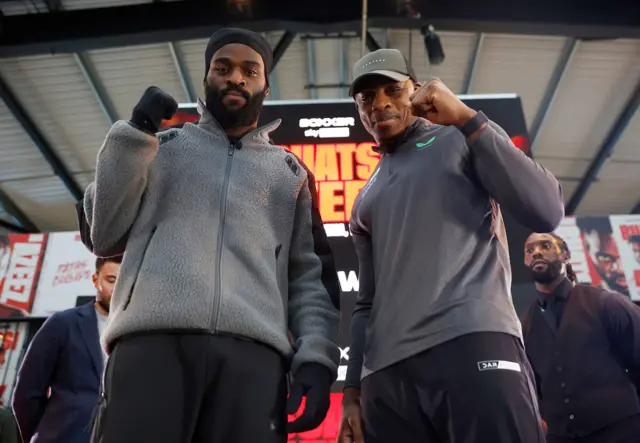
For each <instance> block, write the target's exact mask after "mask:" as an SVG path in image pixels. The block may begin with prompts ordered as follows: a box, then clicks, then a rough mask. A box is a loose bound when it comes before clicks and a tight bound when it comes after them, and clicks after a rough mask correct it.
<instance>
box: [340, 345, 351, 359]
mask: <svg viewBox="0 0 640 443" xmlns="http://www.w3.org/2000/svg"><path fill="white" fill-rule="evenodd" d="M340 360H346V361H349V346H347V347H346V348H344V349H343V348H340Z"/></svg>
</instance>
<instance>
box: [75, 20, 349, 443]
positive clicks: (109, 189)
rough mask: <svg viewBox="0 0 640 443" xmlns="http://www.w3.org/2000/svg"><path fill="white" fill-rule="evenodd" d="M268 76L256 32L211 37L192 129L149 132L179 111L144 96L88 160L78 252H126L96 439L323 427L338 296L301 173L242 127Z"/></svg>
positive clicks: (263, 133) (278, 440) (185, 438)
mask: <svg viewBox="0 0 640 443" xmlns="http://www.w3.org/2000/svg"><path fill="white" fill-rule="evenodd" d="M272 64H273V59H272V50H271V47H270V46H269V44H268V42H267V41H266V40H265V39H264V38H263V37H262V36H260V35H259V34H256V33H254V32H250V31H246V30H242V29H222V30H220V31H218V32H216V33H215V34H214V35H213V36H212V37H211V40H210V41H209V43H208V45H207V49H206V54H205V79H204V90H205V95H206V102H205V103H202V102H200V101H199V102H198V109H199V112H200V114H201V118H200V120H199V122H198V124H197V125H194V124H191V123H187V124H185V125H184V126H183V127H182V128H172V129H169V130H167V131H164V132H161V133H158V134H156V133H157V132H158V128H159V126H160V124H161V121H162V120H163V119H168V118H170V117H171V116H172V115H173V114H174V113H175V112H176V110H177V107H178V106H177V103H176V102H175V100H174V99H173V98H172V97H170V96H169V95H167V94H166V93H164V92H163V91H161V90H160V89H158V88H156V87H150V88H148V89H147V90H146V91H145V93H144V94H143V96H142V98H141V99H140V102H139V103H138V104H137V105H136V106H135V108H134V109H133V113H132V116H131V119H130V120H129V121H119V122H116V123H115V124H114V125H113V127H112V128H111V130H110V131H109V133H108V134H107V137H106V139H105V141H104V144H103V146H102V148H101V149H100V152H99V154H98V163H97V168H96V176H95V181H94V182H93V183H92V184H91V185H90V186H89V187H88V189H87V191H86V193H85V199H84V202H83V206H84V210H85V214H84V216H85V217H81V219H82V218H85V219H86V220H85V222H86V224H87V226H89V227H90V231H89V232H90V238H89V239H85V244H87V245H89V246H90V247H91V248H92V250H93V251H94V252H95V253H96V254H97V255H99V256H110V255H114V254H119V253H123V252H125V249H126V253H125V254H124V260H123V262H122V268H121V273H120V278H119V279H118V283H117V286H116V288H115V292H114V295H113V299H112V303H111V311H110V316H109V322H108V324H107V326H106V329H105V331H104V334H103V335H102V344H103V346H104V347H105V349H106V350H107V352H108V353H109V360H108V362H107V366H106V369H105V375H104V380H103V390H102V399H101V403H100V407H99V411H98V414H97V418H96V421H95V425H94V439H93V441H94V442H96V443H97V442H100V443H123V442H136V443H137V442H141V443H142V442H162V443H186V442H194V443H197V442H207V443H209V442H231V441H232V442H235V443H254V442H263V443H270V442H273V443H284V442H286V440H287V432H302V431H305V430H309V429H312V428H315V427H317V426H318V425H319V424H320V423H321V422H322V420H323V419H324V416H325V415H326V412H327V410H328V407H329V393H330V387H331V384H332V382H333V381H334V380H335V379H336V372H337V364H338V360H339V349H338V347H337V345H336V339H337V331H338V321H339V312H338V297H339V285H338V280H337V275H336V272H335V268H334V264H333V258H332V255H331V250H330V248H329V245H328V240H327V237H326V234H325V233H324V229H323V226H322V220H321V218H320V215H319V212H318V209H317V207H316V195H315V189H314V187H313V176H312V175H311V174H310V172H309V171H308V170H307V169H306V168H305V166H304V165H303V164H302V163H300V162H299V160H298V159H297V158H296V157H294V156H293V155H292V154H290V153H289V152H288V151H285V150H284V149H283V148H280V147H277V146H274V145H273V143H272V142H271V141H270V139H269V133H270V132H271V131H273V130H275V129H276V128H277V127H278V125H279V123H280V122H279V121H274V122H272V123H269V124H267V125H265V126H263V127H261V128H258V127H257V121H258V116H259V114H260V110H261V108H262V102H263V100H264V99H265V97H266V96H267V95H268V94H269V86H268V81H267V79H268V74H269V71H270V69H271V66H272ZM289 375H290V377H289ZM289 379H290V380H291V383H290V386H289V382H288V380H289ZM287 393H289V398H288V401H287ZM303 397H305V398H306V401H305V406H304V409H303V410H302V411H301V412H300V415H299V417H298V418H297V419H296V421H294V422H292V423H290V424H289V426H287V415H286V414H287V410H288V411H289V412H290V413H293V412H296V410H297V409H298V407H299V406H300V404H301V403H302V399H303Z"/></svg>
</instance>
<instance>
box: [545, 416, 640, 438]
mask: <svg viewBox="0 0 640 443" xmlns="http://www.w3.org/2000/svg"><path fill="white" fill-rule="evenodd" d="M547 442H548V443H638V442H640V415H633V416H631V417H628V418H625V419H623V420H620V421H619V422H617V423H614V424H612V425H610V426H607V427H606V428H603V429H600V430H598V431H596V432H594V433H593V434H590V435H587V436H585V437H577V438H565V437H556V436H554V435H549V436H547Z"/></svg>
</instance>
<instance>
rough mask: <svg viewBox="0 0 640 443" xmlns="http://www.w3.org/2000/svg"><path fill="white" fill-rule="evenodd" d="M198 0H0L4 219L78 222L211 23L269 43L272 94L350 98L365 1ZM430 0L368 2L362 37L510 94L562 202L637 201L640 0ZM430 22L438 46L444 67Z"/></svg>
mask: <svg viewBox="0 0 640 443" xmlns="http://www.w3.org/2000/svg"><path fill="white" fill-rule="evenodd" d="M202 3H203V2H196V1H190V0H174V1H168V2H157V1H154V2H152V1H135V0H46V1H43V0H0V10H1V11H2V17H0V98H1V100H0V229H2V228H4V229H8V230H12V231H17V232H38V231H45V232H47V231H60V230H74V229H76V222H75V212H74V208H73V204H74V202H75V201H76V200H77V199H79V198H81V195H82V193H83V190H84V188H85V187H86V186H87V185H88V184H89V183H90V182H91V181H92V177H93V174H94V168H95V162H96V155H97V152H98V149H99V148H100V146H101V143H102V141H103V139H104V136H105V135H106V133H107V131H108V129H109V127H110V125H111V124H112V123H113V122H114V121H116V120H118V119H127V118H128V117H129V116H130V113H131V109H132V107H133V106H134V105H135V104H136V102H137V101H138V99H139V97H140V95H141V94H142V92H143V91H144V89H145V88H146V87H147V86H149V85H152V84H153V85H157V86H159V87H161V88H162V89H164V90H165V91H167V92H168V93H170V94H172V95H173V96H174V97H175V98H176V99H177V100H178V101H179V102H193V101H194V100H195V99H196V98H197V97H198V96H200V95H201V94H202V81H203V77H204V73H205V66H204V48H205V45H206V41H207V38H208V36H210V35H211V33H213V32H214V31H215V29H217V28H219V27H222V26H226V25H239V26H244V27H247V28H250V29H254V30H256V31H259V32H264V33H265V35H266V36H267V37H268V39H269V40H270V41H271V43H272V44H273V47H274V53H275V59H276V60H277V65H276V69H275V70H274V72H273V74H272V78H271V85H272V95H271V97H270V100H300V99H316V98H321V99H332V98H345V97H346V96H347V90H348V84H349V82H350V79H351V66H352V65H353V63H354V62H355V61H356V60H357V59H358V58H359V57H360V56H361V47H362V45H361V39H360V35H361V34H362V32H361V24H362V22H361V17H362V5H361V4H359V3H360V2H359V1H354V2H353V4H348V3H349V2H345V1H344V0H342V1H334V0H324V1H322V2H319V3H320V4H315V3H311V2H297V1H296V2H294V1H290V0H287V1H280V2H267V1H257V0H225V1H218V2H208V3H212V4H211V5H207V6H203V5H202ZM213 3H215V5H213ZM302 3H304V4H305V5H304V6H305V7H308V9H307V10H304V11H301V9H300V4H302ZM307 3H309V5H307ZM427 3H431V2H427V1H426V0H425V1H422V2H420V1H412V0H369V4H368V10H367V25H368V27H367V33H366V34H365V35H366V40H365V41H366V43H367V47H368V48H369V49H375V48H377V47H393V48H398V49H400V50H402V51H403V52H404V53H405V54H407V56H408V57H409V58H410V59H411V62H412V64H413V65H414V67H415V69H416V72H417V74H418V76H419V77H420V78H421V79H425V80H428V79H429V78H430V77H434V76H437V77H439V78H441V79H442V80H443V81H444V82H445V84H447V85H448V86H449V87H450V88H451V89H452V90H453V91H454V92H456V93H460V94H490V93H516V94H518V95H519V96H520V97H521V99H522V103H523V107H524V114H525V117H526V121H527V126H528V129H529V138H530V143H531V147H532V152H533V156H534V158H535V159H536V160H537V161H539V162H540V163H541V164H542V165H544V166H545V167H546V168H548V169H549V170H551V171H552V172H553V173H554V174H555V175H556V177H558V179H559V180H560V182H561V183H562V186H563V189H564V194H565V203H566V206H567V213H568V214H574V213H575V214H584V215H589V214H593V215H600V214H625V213H632V212H635V213H640V141H639V140H640V111H638V107H639V105H640V2H636V1H625V0H611V1H609V2H607V3H606V5H601V7H602V10H599V11H588V12H585V11H584V8H582V9H581V10H580V12H575V11H577V10H572V9H568V10H566V11H562V10H559V9H558V6H557V5H555V4H554V3H562V2H553V1H550V0H544V1H542V0H541V1H536V2H531V1H528V0H527V1H524V0H523V3H522V4H519V5H518V7H517V8H516V7H514V6H513V4H512V3H514V2H509V1H507V0H503V1H495V2H491V3H492V5H491V6H487V7H483V8H482V9H483V11H482V12H469V11H472V9H473V8H472V9H469V5H466V6H465V4H467V3H468V4H470V5H472V4H473V3H472V2H470V1H467V0H451V1H449V2H444V3H445V4H444V5H440V4H438V6H437V7H431V6H430V4H427ZM441 3H442V2H441ZM565 3H566V2H565ZM616 3H618V4H616ZM565 7H568V6H566V5H565ZM576 8H577V6H576ZM476 9H478V8H476ZM461 11H462V12H461ZM465 11H466V12H465ZM612 11H613V12H612ZM426 24H432V25H433V26H434V27H435V29H436V31H437V33H438V35H439V37H440V40H441V42H442V46H443V49H444V52H445V54H446V58H445V60H444V63H442V64H440V65H437V66H433V65H430V64H429V60H428V57H427V54H426V51H425V45H424V43H423V35H422V34H421V32H420V29H421V28H423V27H424V26H425V25H426Z"/></svg>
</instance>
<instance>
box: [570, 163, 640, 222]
mask: <svg viewBox="0 0 640 443" xmlns="http://www.w3.org/2000/svg"><path fill="white" fill-rule="evenodd" d="M612 167H613V166H612ZM638 190H640V177H637V178H636V179H605V178H602V177H600V178H599V179H598V181H597V182H595V183H593V184H592V185H591V187H590V188H589V192H587V195H586V196H585V197H584V199H583V200H582V203H580V205H579V206H578V209H577V210H576V214H578V215H609V214H628V213H629V211H631V209H632V208H633V206H634V205H635V204H636V203H637V202H638V200H640V193H638Z"/></svg>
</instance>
